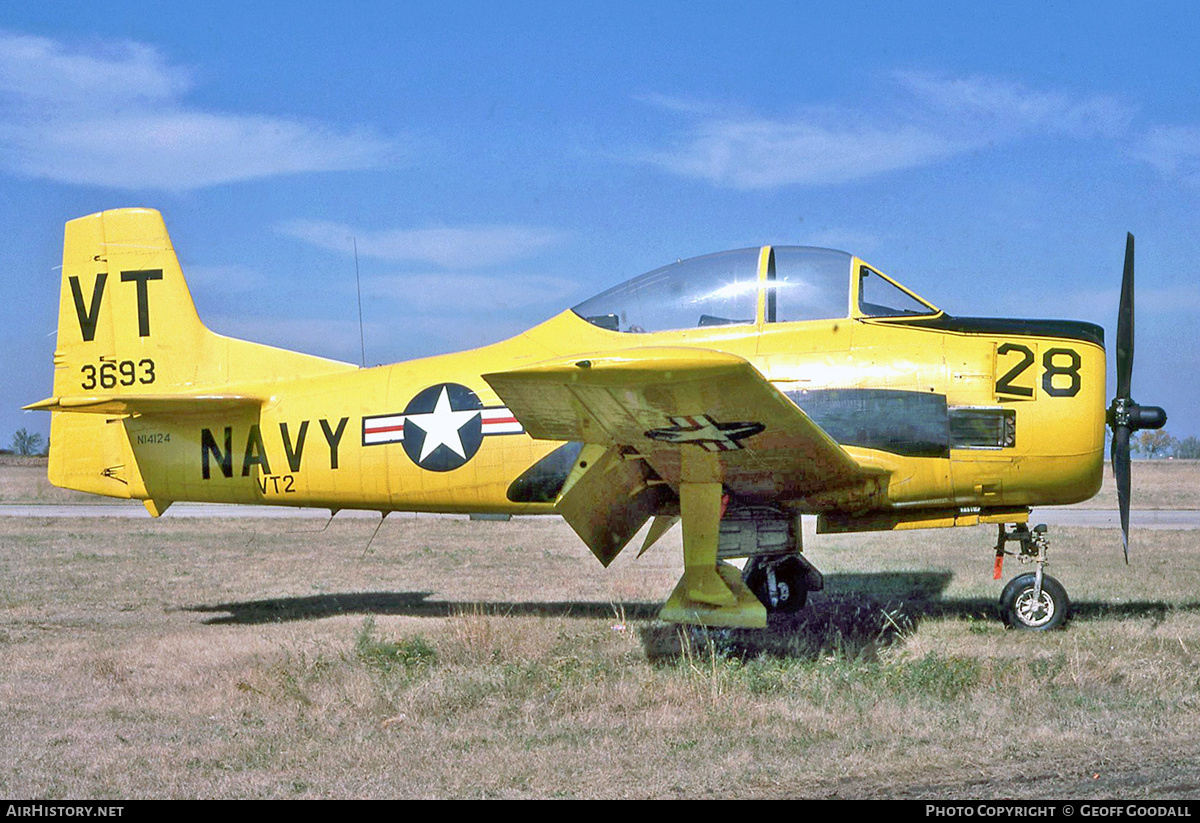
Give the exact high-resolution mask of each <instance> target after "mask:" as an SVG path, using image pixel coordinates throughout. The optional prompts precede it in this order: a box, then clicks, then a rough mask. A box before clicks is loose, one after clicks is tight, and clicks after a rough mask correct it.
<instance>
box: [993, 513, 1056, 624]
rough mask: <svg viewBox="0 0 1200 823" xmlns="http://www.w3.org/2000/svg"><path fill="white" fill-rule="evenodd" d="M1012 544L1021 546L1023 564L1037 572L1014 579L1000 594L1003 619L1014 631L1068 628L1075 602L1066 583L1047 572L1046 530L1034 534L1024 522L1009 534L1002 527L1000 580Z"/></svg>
mask: <svg viewBox="0 0 1200 823" xmlns="http://www.w3.org/2000/svg"><path fill="white" fill-rule="evenodd" d="M1009 542H1016V543H1017V544H1018V545H1019V546H1020V550H1019V551H1018V552H1017V557H1018V558H1019V559H1020V561H1021V562H1022V563H1033V564H1034V565H1035V566H1036V567H1037V569H1036V571H1032V572H1026V573H1025V574H1021V575H1018V576H1016V577H1014V578H1013V579H1012V580H1010V581H1009V582H1008V585H1007V586H1005V587H1004V591H1003V592H1001V593H1000V619H1001V620H1003V621H1004V624H1005V625H1006V626H1008V627H1009V628H1010V629H1017V630H1020V631H1035V632H1038V631H1041V632H1044V631H1050V630H1052V629H1058V628H1061V627H1063V626H1065V625H1066V623H1067V619H1068V618H1069V617H1070V616H1071V600H1070V598H1068V597H1067V590H1066V589H1065V588H1064V587H1063V585H1062V583H1059V582H1058V581H1057V580H1055V579H1054V578H1053V577H1051V576H1050V575H1048V574H1046V573H1045V566H1046V553H1047V551H1048V550H1049V548H1050V541H1049V540H1047V539H1046V527H1045V526H1043V525H1038V526H1034V527H1033V529H1032V531H1031V530H1030V529H1029V527H1028V526H1026V525H1025V524H1024V523H1018V524H1017V525H1015V526H1013V528H1012V531H1008V530H1006V529H1005V527H1004V526H1003V525H1001V526H1000V537H999V539H998V540H997V541H996V576H997V578H999V575H1000V570H1001V564H1002V562H1003V558H1004V555H1005V554H1009V553H1010V552H1006V551H1005V549H1004V546H1005V544H1006V543H1009Z"/></svg>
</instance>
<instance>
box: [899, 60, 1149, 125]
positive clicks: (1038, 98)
mask: <svg viewBox="0 0 1200 823" xmlns="http://www.w3.org/2000/svg"><path fill="white" fill-rule="evenodd" d="M896 79H897V81H898V82H899V84H900V85H901V86H902V87H903V88H904V89H905V90H906V91H907V92H908V93H909V94H910V95H911V96H912V98H913V100H914V102H915V104H916V106H917V108H916V109H915V110H913V109H910V115H911V116H914V117H922V116H924V117H927V118H930V119H932V120H933V121H935V122H938V123H939V124H940V125H941V127H943V128H949V129H951V130H953V131H955V132H963V131H966V132H975V133H980V132H982V133H983V135H985V139H987V140H993V139H997V138H1005V137H1013V136H1016V135H1020V134H1028V133H1033V132H1041V133H1048V134H1069V135H1074V136H1079V137H1092V136H1097V135H1101V136H1116V135H1120V134H1122V133H1124V132H1125V131H1126V130H1127V129H1128V127H1129V121H1130V119H1131V112H1130V110H1129V108H1128V107H1127V106H1125V105H1124V104H1123V103H1121V102H1120V101H1118V100H1116V99H1115V98H1112V97H1104V96H1090V97H1073V96H1071V95H1069V94H1065V93H1062V92H1053V91H1036V90H1033V89H1029V88H1026V87H1025V86H1022V85H1020V84H1018V83H1012V82H1010V81H1007V80H1001V79H998V78H992V77H979V76H974V77H957V78H949V77H940V76H937V75H933V74H926V73H921V72H900V73H898V74H897V75H896Z"/></svg>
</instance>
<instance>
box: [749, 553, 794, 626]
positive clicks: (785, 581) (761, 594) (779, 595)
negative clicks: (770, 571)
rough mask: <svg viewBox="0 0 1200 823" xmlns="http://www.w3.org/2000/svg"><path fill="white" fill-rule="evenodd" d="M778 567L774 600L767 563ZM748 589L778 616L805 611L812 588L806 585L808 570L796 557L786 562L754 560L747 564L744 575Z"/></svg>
mask: <svg viewBox="0 0 1200 823" xmlns="http://www.w3.org/2000/svg"><path fill="white" fill-rule="evenodd" d="M768 563H774V564H775V600H774V602H772V600H771V592H770V586H769V585H768V580H767V564H768ZM744 578H745V581H746V586H748V587H749V589H750V591H752V592H754V596H755V597H757V598H758V600H759V602H760V603H762V604H763V605H764V606H766V607H767V611H768V612H773V613H776V614H794V613H795V612H798V611H800V610H801V609H803V608H804V604H805V603H807V602H808V587H807V586H805V584H804V567H803V566H802V565H800V561H799V560H797V559H796V558H794V557H786V558H784V559H783V560H778V561H776V560H766V559H764V558H761V557H752V558H750V561H749V562H748V563H747V565H746V573H745V575H744Z"/></svg>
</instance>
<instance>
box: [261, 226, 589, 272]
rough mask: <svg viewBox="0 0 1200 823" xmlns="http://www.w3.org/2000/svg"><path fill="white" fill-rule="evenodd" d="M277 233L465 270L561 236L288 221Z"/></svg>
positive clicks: (534, 249)
mask: <svg viewBox="0 0 1200 823" xmlns="http://www.w3.org/2000/svg"><path fill="white" fill-rule="evenodd" d="M277 229H278V231H279V232H281V233H282V234H286V235H288V236H290V237H295V238H297V239H299V240H303V241H304V242H306V243H310V244H312V245H314V246H317V247H319V248H323V249H327V250H329V251H335V252H341V253H344V254H348V253H350V252H351V251H352V249H353V243H357V244H358V253H359V255H360V256H362V257H373V258H378V259H382V260H393V261H404V262H415V263H432V264H433V265H436V266H442V267H445V268H464V269H470V268H485V267H488V266H495V265H502V264H504V263H509V262H511V261H513V260H519V259H522V258H526V257H529V256H531V255H533V254H536V253H538V252H540V251H542V250H543V249H545V248H547V247H549V246H552V245H554V244H555V243H558V242H561V241H562V240H563V239H564V237H565V235H564V234H563V232H561V231H558V230H555V229H548V228H542V227H538V226H523V225H485V226H467V227H434V228H423V229H392V230H387V231H365V230H362V229H356V228H353V227H351V226H346V225H343V224H340V223H333V222H329V221H325V220H292V221H289V222H287V223H283V224H280V225H279V226H278V227H277Z"/></svg>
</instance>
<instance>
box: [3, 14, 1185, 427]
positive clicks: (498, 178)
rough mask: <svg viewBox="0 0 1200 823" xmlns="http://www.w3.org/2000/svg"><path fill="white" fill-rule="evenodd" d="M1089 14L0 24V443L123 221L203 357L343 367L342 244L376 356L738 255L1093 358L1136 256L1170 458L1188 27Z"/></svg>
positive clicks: (1144, 17)
mask: <svg viewBox="0 0 1200 823" xmlns="http://www.w3.org/2000/svg"><path fill="white" fill-rule="evenodd" d="M1095 5H1096V4H1085V3H1051V2H1039V3H1013V4H1005V5H1003V6H1001V5H1000V4H982V3H979V4H972V3H961V2H959V3H945V4H940V3H904V2H890V3H879V4H855V3H843V4H811V5H806V4H799V3H753V2H751V3H739V4H713V3H696V2H691V3H651V4H643V3H637V4H634V3H628V4H625V3H616V2H610V3H605V4H573V3H561V2H560V3H530V2H524V3H515V4H505V3H491V4H482V3H480V4H476V3H453V2H448V3H440V4H437V5H436V7H435V6H434V4H407V5H404V4H396V3H357V4H349V5H346V4H332V3H330V4H321V3H296V4H291V5H283V4H261V5H259V4H252V3H219V2H214V3H205V4H196V8H187V9H184V8H182V7H176V6H171V5H170V4H162V3H140V2H128V1H127V2H121V3H92V4H78V3H57V2H42V3H36V4H35V3H19V4H5V5H4V6H3V7H2V8H0V219H2V220H3V225H4V227H5V230H6V238H5V241H4V242H3V243H0V272H3V274H2V275H0V283H2V284H3V285H2V288H3V296H4V300H3V301H0V328H2V329H3V343H4V351H5V358H4V366H3V381H2V382H0V400H2V402H0V441H3V442H4V443H5V444H7V441H8V438H9V433H11V432H12V431H14V430H16V429H17V428H19V427H21V426H24V427H27V428H29V429H30V430H36V431H40V432H42V433H45V432H47V431H48V428H49V419H48V417H49V416H48V415H46V414H44V413H39V414H33V413H23V412H21V411H19V407H20V406H21V405H23V404H25V403H29V402H32V401H34V400H39V399H41V398H43V397H45V396H47V395H49V393H50V385H51V355H52V352H53V349H54V325H55V322H56V316H55V315H56V308H57V290H58V270H57V267H58V266H59V265H60V263H61V243H62V229H63V223H64V222H65V221H66V220H68V219H71V218H73V217H78V216H82V215H85V214H89V213H92V212H95V211H99V210H102V209H106V208H113V207H119V206H134V205H136V206H149V207H153V208H157V209H159V210H160V211H162V212H163V214H164V217H165V219H166V221H167V227H168V229H169V230H170V232H171V235H172V239H173V241H174V243H175V247H176V250H177V252H178V253H179V256H180V259H181V262H182V263H183V266H184V271H185V273H186V274H187V276H188V280H189V283H190V284H191V286H192V291H193V293H194V295H195V297H196V302H197V307H198V309H199V311H200V314H201V317H202V318H203V319H204V320H205V321H206V323H208V325H209V326H211V327H212V328H213V329H215V330H216V331H219V332H222V333H224V334H230V335H234V336H238V337H245V338H248V339H253V340H257V341H261V342H267V343H272V344H275V345H280V346H285V347H288V348H294V349H299V350H302V351H308V352H312V353H315V354H321V355H325V356H329V357H335V358H338V359H342V360H347V361H351V362H358V360H359V357H360V349H359V327H358V304H357V299H356V294H355V274H354V256H353V244H354V243H355V242H356V243H357V246H358V253H359V267H360V271H361V276H362V283H363V296H364V321H365V338H366V356H367V360H368V362H369V363H371V364H374V363H381V362H394V361H397V360H402V359H407V358H410V357H415V356H422V355H428V354H435V353H439V352H443V351H451V350H456V349H460V348H466V347H471V346H476V345H480V344H484V343H488V342H492V341H494V340H498V339H502V338H504V337H507V336H510V335H512V334H515V333H517V332H519V331H521V330H522V329H523V328H526V327H528V326H530V325H532V324H533V323H536V322H538V321H540V320H543V319H545V318H546V317H549V316H551V315H552V314H554V313H556V312H557V311H558V310H560V309H561V308H562V307H564V306H569V305H572V304H574V303H576V302H579V301H580V300H582V299H584V298H586V297H588V296H590V295H592V294H594V293H596V292H598V291H601V290H602V289H604V288H607V287H609V286H611V285H614V284H615V283H617V282H619V281H621V280H624V279H626V278H628V277H630V276H633V275H635V274H638V273H640V272H642V271H646V270H649V269H652V268H655V267H657V266H659V265H662V264H664V263H667V262H670V261H672V260H675V259H676V258H683V257H690V256H694V255H697V254H703V253H707V252H712V251H719V250H722V249H728V248H739V247H744V246H755V245H759V244H762V243H794V244H810V245H822V246H832V247H837V248H842V249H845V250H847V251H851V252H854V253H857V254H859V255H861V256H862V257H864V258H865V259H867V260H869V261H871V262H872V263H873V264H875V265H877V266H878V267H880V268H881V269H882V270H883V271H885V272H887V273H889V274H891V275H893V276H895V277H897V278H898V279H900V280H901V282H904V283H905V284H906V285H908V286H910V287H911V288H913V289H914V290H915V291H917V292H918V293H920V294H922V295H923V296H925V297H926V298H928V299H929V300H930V301H932V302H934V303H935V304H938V305H940V306H941V307H942V308H944V309H946V310H947V311H948V312H950V313H952V314H960V315H994V316H1037V317H1067V318H1076V319H1083V320H1091V321H1093V322H1097V323H1101V324H1102V325H1104V326H1105V328H1106V330H1107V336H1108V340H1109V348H1110V351H1111V348H1112V341H1113V339H1114V337H1115V318H1116V309H1117V294H1118V288H1119V281H1120V270H1121V262H1122V255H1123V250H1124V239H1125V232H1126V231H1132V232H1133V233H1134V234H1135V235H1136V236H1137V241H1138V269H1137V270H1138V300H1137V308H1138V315H1137V351H1136V356H1137V360H1136V369H1135V374H1134V384H1133V389H1134V396H1135V398H1136V399H1137V400H1139V401H1140V402H1143V403H1155V404H1159V405H1162V406H1164V407H1165V408H1166V409H1167V411H1168V413H1169V415H1170V418H1171V419H1170V422H1169V423H1168V430H1169V431H1171V432H1172V433H1174V434H1176V435H1177V436H1183V435H1187V434H1200V403H1197V400H1200V392H1198V391H1197V389H1196V376H1197V374H1198V373H1200V339H1198V337H1200V335H1198V332H1200V323H1198V321H1197V306H1198V305H1200V285H1198V284H1197V280H1196V277H1195V275H1194V274H1193V272H1192V269H1193V267H1194V265H1195V263H1194V261H1196V260H1198V259H1200V231H1198V229H1200V225H1198V224H1200V221H1198V219H1197V215H1198V214H1200V104H1198V101H1200V61H1197V60H1196V59H1195V56H1194V45H1195V43H1196V42H1197V41H1198V40H1200V10H1196V9H1195V6H1194V4H1188V3H1177V4H1167V3H1147V4H1139V5H1137V6H1132V7H1131V6H1122V7H1120V8H1118V7H1117V6H1116V5H1114V6H1113V7H1112V8H1111V9H1100V10H1097V8H1095ZM1110 384H1111V381H1110ZM1110 395H1111V386H1110Z"/></svg>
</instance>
